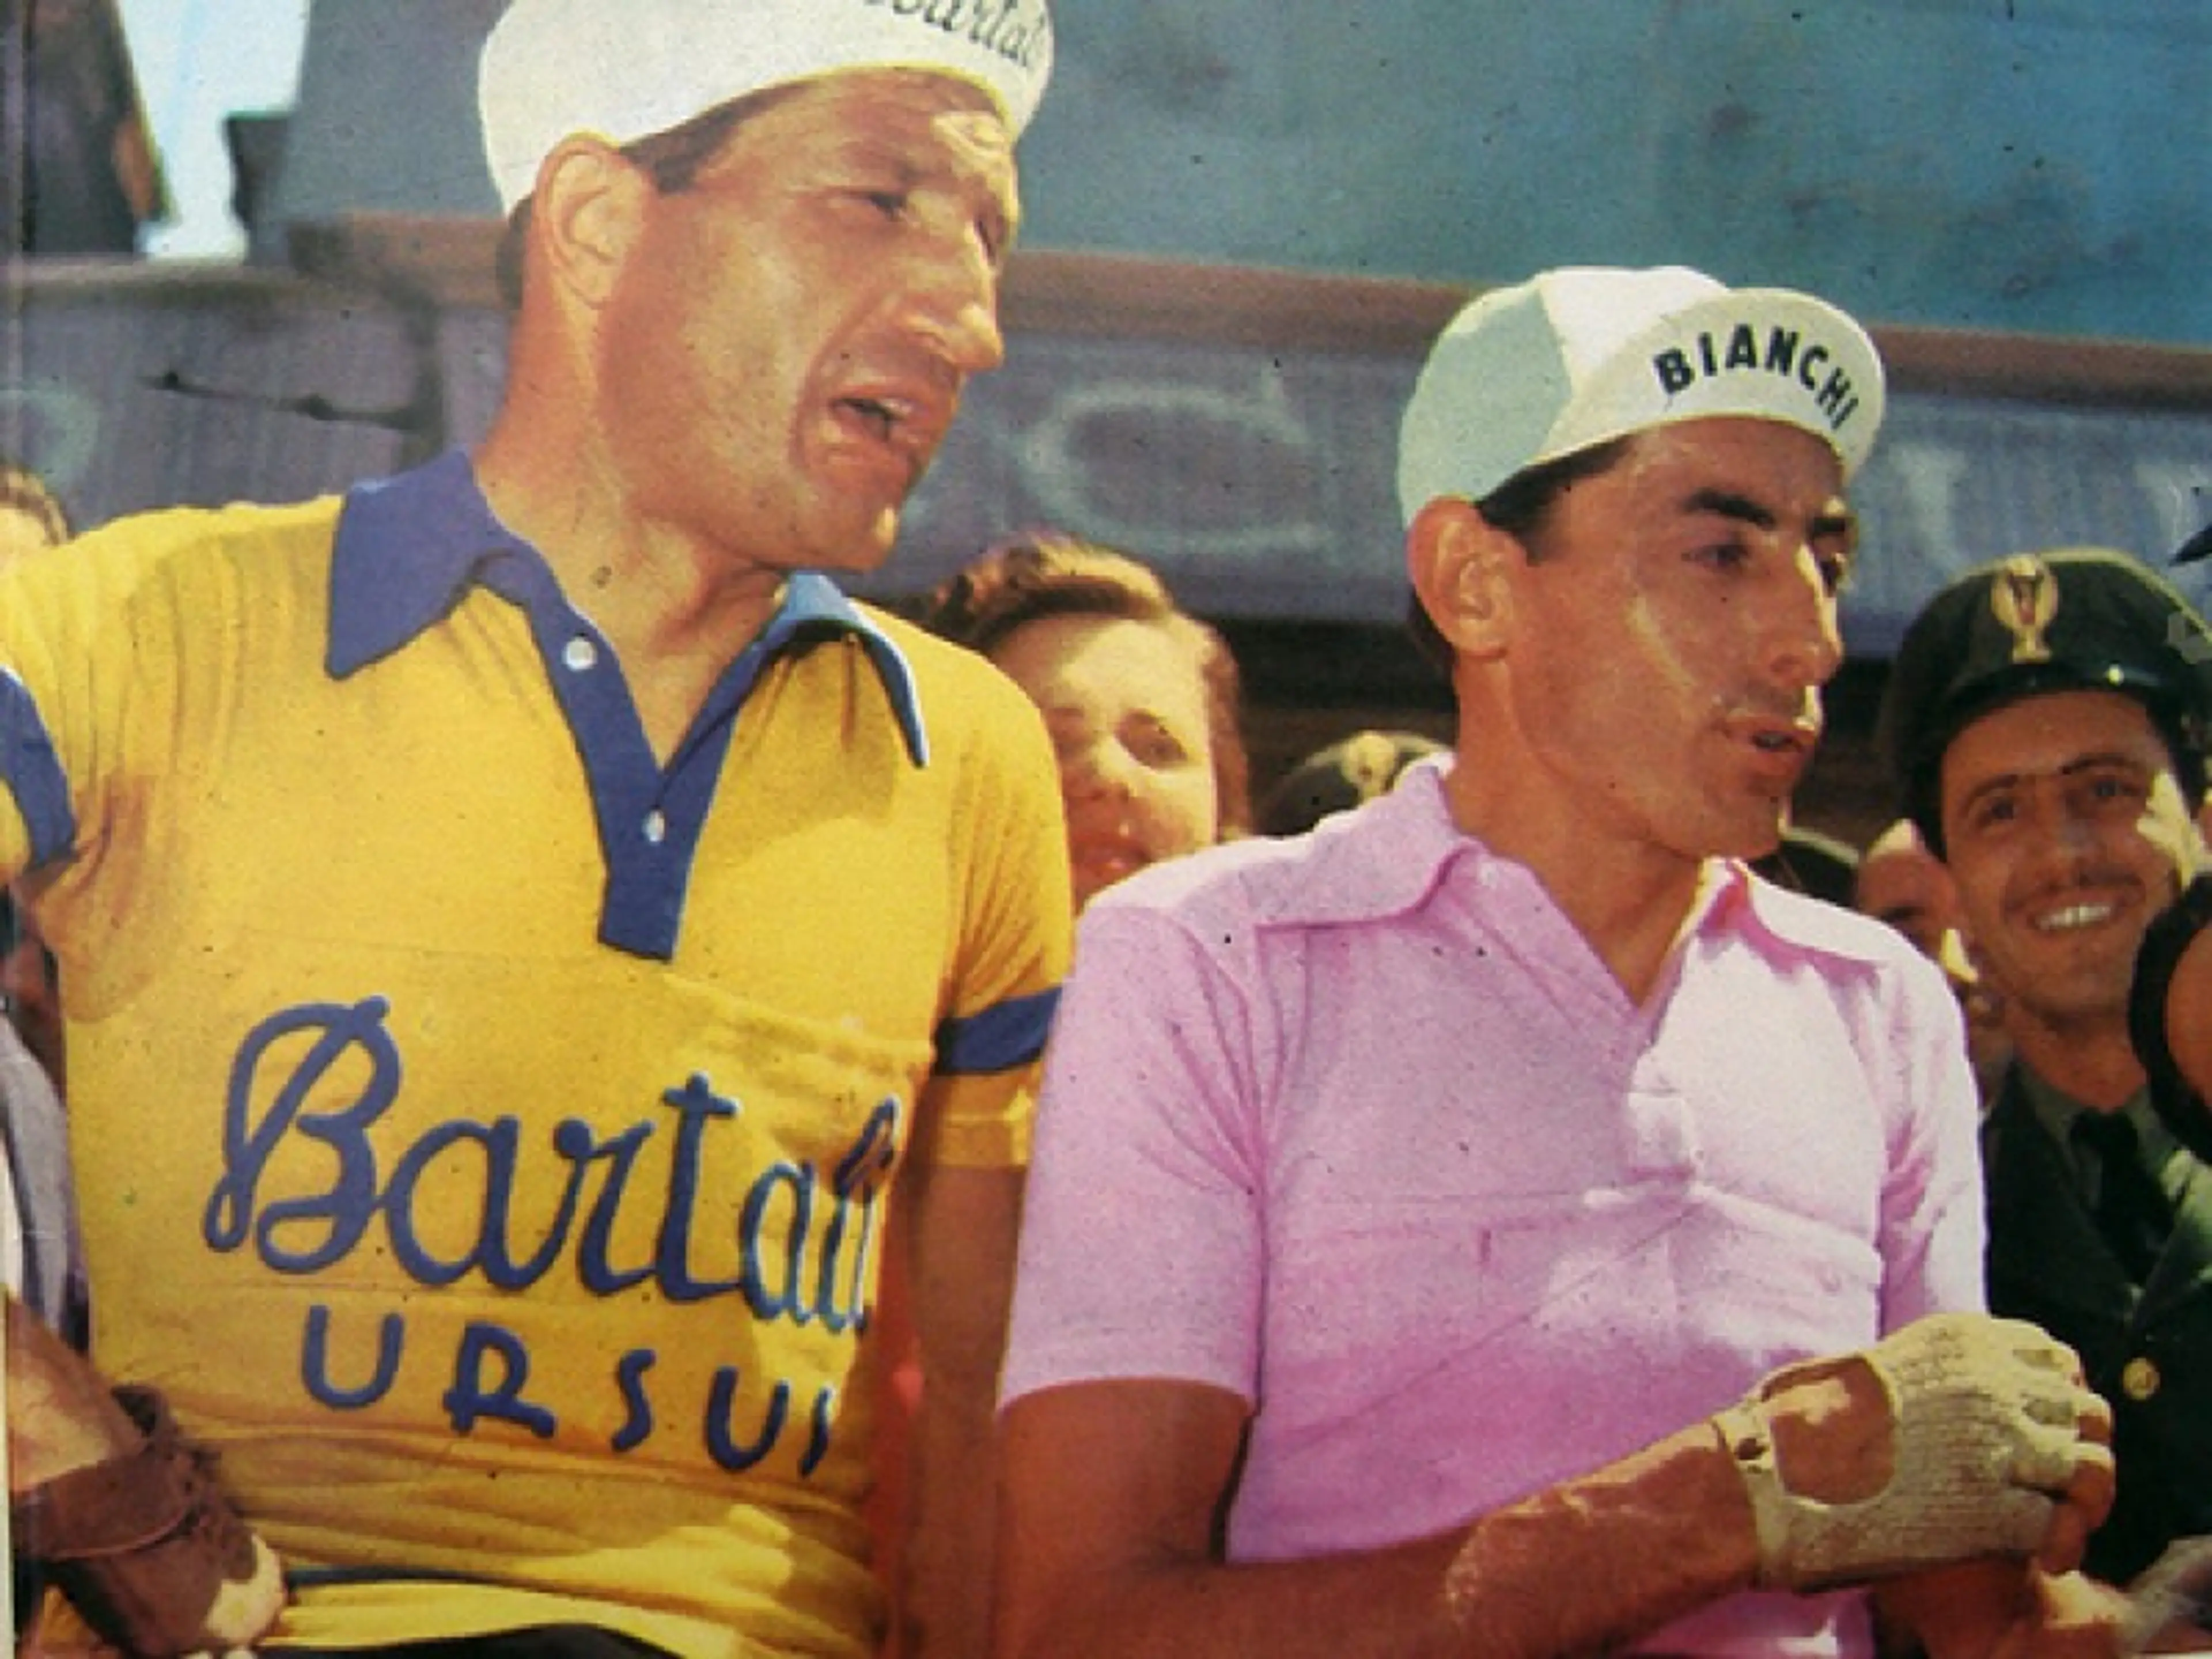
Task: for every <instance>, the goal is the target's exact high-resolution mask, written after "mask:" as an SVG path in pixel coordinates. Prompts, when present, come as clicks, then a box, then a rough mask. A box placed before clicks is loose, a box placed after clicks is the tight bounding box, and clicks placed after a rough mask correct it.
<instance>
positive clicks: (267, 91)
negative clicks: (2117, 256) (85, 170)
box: [117, 0, 308, 259]
mask: <svg viewBox="0 0 2212 1659" xmlns="http://www.w3.org/2000/svg"><path fill="white" fill-rule="evenodd" d="M117 4H118V9H119V10H120V11H121V13H122V15H123V29H124V33H125V35H126V36H128V37H129V40H130V43H131V63H132V65H133V67H134V68H135V69H136V70H137V76H138V90H139V94H140V95H141V96H142V97H143V99H144V100H145V104H146V118H147V120H148V122H149V123H150V124H151V125H152V127H153V129H154V143H155V149H156V151H157V152H158V154H159V155H160V158H161V171H162V177H163V178H164V179H165V180H166V181H167V185H168V189H169V201H170V207H171V212H172V217H171V219H170V221H169V222H167V223H166V224H163V225H160V226H157V227H155V228H154V229H152V230H151V231H149V233H148V234H147V236H146V239H145V243H144V252H146V253H148V254H149V255H150V256H152V257H154V258H172V259H234V258H239V257H240V255H241V254H242V253H243V252H245V248H246V233H245V230H244V229H243V228H241V227H240V225H239V223H238V222H237V220H236V219H234V217H232V216H231V211H230V191H231V167H230V155H229V152H228V149H225V147H224V144H223V137H222V122H223V118H224V117H225V116H226V115H231V114H240V113H258V112H264V111H273V110H285V109H289V108H290V107H291V106H292V103H293V100H294V97H295V94H296V93H297V91H298V89H299V84H300V55H301V47H302V46H304V44H305V42H306V39H307V6H308V0H117Z"/></svg>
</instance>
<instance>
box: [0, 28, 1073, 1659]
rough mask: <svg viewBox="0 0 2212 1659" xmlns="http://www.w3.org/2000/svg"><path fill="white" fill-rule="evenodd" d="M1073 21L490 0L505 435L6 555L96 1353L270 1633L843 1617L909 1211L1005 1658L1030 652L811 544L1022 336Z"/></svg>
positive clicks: (4, 810)
mask: <svg viewBox="0 0 2212 1659" xmlns="http://www.w3.org/2000/svg"><path fill="white" fill-rule="evenodd" d="M1051 42H1052V37H1051V26H1050V23H1049V21H1048V18H1047V16H1046V15H1045V10H1044V7H1043V4H1042V0H988V3H975V4H967V3H960V4H932V5H928V6H915V5H908V4H896V5H893V4H886V3H884V0H714V3H708V0H629V3H625V4H623V5H621V6H609V5H604V4H600V3H597V0H516V3H515V4H514V5H513V6H512V7H511V8H510V9H509V10H508V11H507V15H506V16H505V17H504V19H503V20H502V21H501V23H500V25H499V26H498V27H497V28H496V29H495V31H494V33H493V34H492V36H491V38H490V40H489V43H488V44H487V46H486V48H485V52H484V55H483V65H482V77H481V100H482V112H483V126H484V137H485V141H486V149H487V153H488V155H489V161H490V164H491V169H492V173H493V176H494V179H495V182H496V183H497V185H498V187H499V190H500V192H501V198H502V201H503V202H504V203H505V204H507V207H508V209H509V211H510V215H511V222H510V231H509V235H508V252H509V253H510V255H511V256H512V257H511V258H510V259H509V260H508V261H507V263H508V264H509V265H510V267H511V272H512V274H513V276H514V277H515V279H516V283H517V293H516V295H515V312H514V316H513V334H512V339H511V345H510V350H509V360H508V381H507V392H506V396H505V398H504V400H503V402H502V404H501V408H500V410H499V411H498V413H497V415H496V416H495V420H494V421H493V422H492V425H491V428H490V430H489V434H488V435H487V436H486V437H485V438H484V440H483V442H482V443H481V445H479V446H478V447H476V448H475V449H473V450H472V451H470V452H465V453H464V452H460V451H456V452H454V453H449V454H447V455H445V456H443V457H442V458H441V459H437V460H435V461H433V462H432V463H430V464H429V465H427V466H425V467H423V468H422V469H420V470H419V471H414V472H411V473H409V474H406V475H404V476H401V477H395V478H390V479H386V480H381V481H378V482H375V483H368V484H365V485H363V486H362V487H360V488H357V489H354V490H352V491H350V492H349V493H348V494H347V495H344V496H343V497H342V498H333V499H329V500H324V501H315V502H311V503H307V504H304V505H301V506H295V507H241V508H233V509H228V510H225V511H222V512H213V513H210V512H200V511H179V512H172V513H161V514H156V515H151V516H148V517H144V518H140V519H137V520H126V521H124V522H121V523H118V524H117V525H115V526H110V527H109V528H106V529H105V530H103V531H101V532H99V533H98V534H96V535H94V536H92V537H89V538H85V539H84V540H83V541H82V542H80V543H79V544H77V546H76V549H75V550H74V556H72V557H70V558H69V559H67V560H50V561H44V562H34V563H33V565H31V566H30V567H28V568H21V569H10V570H9V572H8V573H7V574H6V577H5V586H4V588H0V782H4V785H5V788H4V789H0V879H13V878H17V877H19V876H20V877H21V878H24V881H25V884H26V885H25V890H26V892H27V896H28V898H29V902H30V904H31V908H32V909H33V914H34V915H35V916H36V919H37V921H38V922H39V924H40V927H41V930H42V932H43V933H44V934H45V936H46V939H47V940H48V941H49V942H50V944H51V945H52V948H53V950H54V951H55V952H56V954H57V957H58V959H59V961H60V963H61V968H62V975H63V983H64V986H65V987H66V1006H65V1007H64V1017H65V1018H66V1020H67V1023H68V1042H69V1046H70V1102H71V1110H72V1115H73V1123H72V1133H73V1138H74V1141H75V1146H74V1151H75V1153H76V1160H77V1164H76V1169H77V1177H78V1181H79V1183H80V1191H81V1194H82V1199H83V1203H84V1216H83V1225H84V1232H85V1237H86V1247H87V1251H88V1261H89V1264H90V1273H91V1278H92V1283H93V1286H94V1299H95V1313H94V1337H93V1348H92V1352H93V1358H94V1361H95V1362H96V1363H97V1364H99V1365H100V1368H101V1370H102V1371H103V1373H104V1374H105V1375H106V1376H108V1377H109V1378H111V1379H112V1380H114V1381H116V1382H118V1383H153V1384H156V1385H158V1386H159V1387H160V1389H161V1390H162V1392H163V1393H164V1394H165V1395H167V1401H168V1403H169V1406H170V1407H171V1409H172V1411H173V1415H174V1418H175V1419H176V1422H177V1424H178V1425H179V1426H180V1428H181V1430H182V1432H183V1434H184V1435H185V1436H186V1437H189V1440H190V1442H191V1443H197V1444H198V1445H199V1446H202V1447H204V1448H206V1449H211V1450H212V1451H214V1452H216V1453H217V1454H219V1455H220V1460H221V1461H220V1464H219V1473H220V1477H221V1480H222V1486H223V1487H224V1488H225V1489H226V1490H227V1491H228V1494H229V1495H230V1497H231V1498H233V1499H234V1500H235V1502H236V1504H237V1505H238V1507H239V1508H240V1510H242V1512H243V1513H244V1514H245V1515H246V1516H248V1517H249V1518H250V1519H251V1521H252V1524H253V1526H254V1528H256V1529H257V1531H258V1533H259V1534H260V1535H261V1537H262V1538H263V1539H264V1540H265V1541H267V1542H268V1544H269V1545H270V1546H271V1547H274V1549H275V1550H276V1553H277V1554H278V1555H279V1556H280V1557H281V1558H282V1559H283V1562H284V1564H285V1566H286V1568H287V1570H288V1575H289V1577H288V1583H289V1590H290V1602H289V1607H287V1608H286V1610H285V1611H284V1613H283V1615H282V1617H281V1619H280V1620H279V1621H278V1623H277V1624H276V1626H275V1628H274V1630H273V1631H272V1632H269V1633H268V1634H267V1635H266V1636H264V1638H262V1640H263V1644H264V1645H267V1646H270V1647H271V1648H272V1649H277V1650H325V1651H331V1650H336V1651H359V1650H373V1649H374V1650H391V1649H395V1648H397V1649H406V1648H410V1647H413V1646H417V1645H419V1644H427V1643H434V1642H451V1641H453V1640H454V1639H457V1638H458V1639H461V1640H463V1641H465V1643H466V1644H468V1646H469V1647H470V1649H471V1650H472V1651H484V1652H495V1653H501V1654H506V1655H510V1656H513V1655H520V1654H532V1655H536V1654H546V1655H563V1656H568V1655H599V1654H629V1653H635V1652H638V1651H640V1650H645V1651H651V1652H663V1651H665V1652H669V1653H676V1654H682V1655H697V1656H709V1655H712V1656H732V1659H736V1656H750V1655H756V1654H771V1653H773V1654H778V1655H786V1654H805V1655H818V1656H823V1659H857V1656H860V1655H864V1654H866V1653H868V1652H870V1651H871V1650H872V1649H873V1647H874V1646H875V1644H877V1642H878V1638H880V1636H881V1635H882V1633H883V1631H882V1626H883V1623H884V1602H883V1598H882V1596H881V1595H880V1592H879V1590H878V1586H877V1584H876V1583H875V1581H874V1579H873V1577H872V1574H871V1571H870V1569H869V1565H868V1561H867V1559H866V1552H867V1547H866V1529H865V1527H864V1524H863V1522H862V1520H861V1518H860V1504H861V1502H862V1499H863V1498H864V1497H865V1495H866V1487H867V1484H868V1480H869V1471H870V1447H871V1432H870V1431H871V1420H870V1419H871V1389H870V1385H871V1383H872V1372H871V1362H872V1345H870V1344H869V1343H868V1341H867V1340H866V1333H867V1331H868V1328H869V1324H870V1312H871V1309H872V1304H873V1301H874V1297H875V1294H876V1288H877V1285H878V1272H879V1264H880V1263H881V1261H882V1260H883V1257H884V1251H885V1250H886V1249H887V1248H890V1243H891V1241H892V1239H893V1236H894V1235H896V1237H898V1239H899V1240H900V1241H902V1245H904V1246H906V1247H910V1249H911V1250H912V1253H913V1259H914V1261H915V1272H914V1275H913V1279H914V1284H915V1297H914V1301H915V1315H916V1322H917V1324H918V1326H919V1328H920V1332H921V1339H922V1342H923V1347H924V1358H925V1362H926V1364H927V1368H928V1374H929V1389H928V1390H927V1405H926V1411H927V1413H928V1418H927V1420H925V1422H924V1423H923V1424H922V1425H921V1427H920V1430H919V1431H918V1435H917V1440H918V1445H919V1455H920V1457H921V1469H920V1473H919V1475H918V1478H917V1486H918V1493H919V1505H918V1509H919V1513H918V1516H917V1524H918V1525H919V1526H920V1527H921V1528H925V1529H926V1531H925V1533H924V1534H922V1537H923V1542H921V1543H918V1544H917V1545H916V1546H915V1547H912V1548H909V1549H908V1551H907V1552H906V1555H907V1558H908V1560H909V1562H911V1563H912V1564H913V1571H914V1573H915V1582H914V1583H913V1585H912V1593H911V1595H910V1596H909V1598H908V1604H909V1606H910V1607H911V1609H912V1612H913V1613H914V1615H915V1619H916V1620H917V1621H918V1626H919V1628H918V1632H917V1634H918V1636H919V1638H921V1645H922V1646H923V1648H924V1649H925V1650H928V1651H946V1652H956V1653H964V1652H972V1651H975V1650H977V1648H978V1647H979V1645H980V1630H981V1617H982V1612H983V1607H984V1606H985V1604H986V1601H987V1595H988V1593H989V1583H990V1573H989V1570H988V1569H989V1563H988V1559H987V1553H986V1551H987V1540H988V1538H989V1534H990V1528H991V1504H990V1493H991V1491H992V1479H991V1470H990V1467H989V1464H988V1461H987V1445H988V1437H987V1425H988V1423H989V1394H990V1389H991V1386H992V1383H993V1379H994V1368H995V1364H996V1362H997V1358H998V1355H999V1352H1000V1340H1001V1331H1002V1325H1003V1320H1004V1310H1005V1305H1006V1297H1007V1294H1008V1280H1009V1278H1010V1274H1011V1261H1012V1237H1013V1231H1014V1224H1015V1215H1016V1208H1017V1204H1018V1194H1019V1188H1020V1170H1021V1167H1022V1164H1023V1162H1024V1158H1025V1157H1026V1151H1027V1127H1028V1119H1027V1113H1028V1097H1029V1090H1030V1082H1031V1065H1032V1062H1033V1061H1034V1060H1036V1056H1037V1054H1038V1053H1039V1051H1040V1049H1041V1048H1042V1042H1043V1036H1044V1031H1045V1029H1046V1026H1047V1024H1048V1018H1049V1016H1050V1012H1051V1008H1052V1005H1053V1001H1054V996H1055V994H1056V989H1057V986H1058V983H1059V981H1060V976H1061V975H1062V973H1063V971H1064V969H1065V965H1066V948H1067V940H1066V931H1067V920H1066V919H1067V915H1068V911H1069V905H1068V898H1067V890H1066V871H1065V864H1064V853H1063V851H1062V844H1063V836H1062V831H1061V827H1060V808H1059V805H1058V788H1057V784H1056V782H1055V779H1054V767H1053V763H1052V758H1051V756H1050V753H1049V750H1048V745H1047V744H1046V743H1045V741H1044V738H1043V734H1042V729H1041V727H1040V726H1039V723H1038V720H1037V718H1036V714H1035V713H1034V711H1033V709H1032V708H1030V704H1029V702H1028V701H1027V699H1026V698H1024V697H1023V696H1022V695H1021V694H1020V693H1019V692H1018V690H1015V689H1014V688H1013V687H1012V684H1010V683H1008V682H1006V681H1005V680H1003V679H1002V678H1000V677H999V676H998V675H997V674H996V673H995V672H994V671H992V670H990V669H988V668H987V666H986V665H983V664H982V663H981V661H980V660H979V659H975V658H974V657H972V656H969V654H967V653H963V652H959V651H957V650H956V649H954V648H952V647H947V646H945V645H943V644H941V643H939V642H938V641H933V640H931V639H929V638H927V637H926V636H924V635H922V634H921V633H920V632H919V631H917V630H915V629H911V628H908V627H906V626H904V625H902V623H899V622H897V621H896V620H895V619H892V618H890V617H887V616H884V615H882V614H880V613H878V612H877V611H873V610H871V609H869V608H867V607H865V606H862V605H858V604H856V603H854V602H853V601H852V600H850V599H848V598H847V597H845V596H844V595H843V594H842V592H840V591H839V589H838V587H837V586H836V581H835V577H836V574H838V573H843V572H856V571H866V570H869V569H872V568H874V567H875V566H876V565H877V564H878V562H881V561H882V560H883V559H884V557H885V556H886V555H887V554H888V553H889V552H890V549H891V545H892V542H893V539H894V536H895V532H896V529H897V526H898V523H899V518H900V512H901V509H902V505H903V503H904V501H905V500H906V498H907V496H908V492H909V491H910V490H911V489H913V488H914V486H915V483H916V482H917V480H918V479H919V478H920V477H921V474H922V472H923V471H924V469H925V468H926V467H927V465H928V464H929V462H930V460H931V459H932V458H933V455H934V453H936V451H937V449H938V447H939V443H940V442H941V441H942V440H943V438H944V436H945V430H946V428H947V427H948V425H949V424H950V422H951V420H952V418H953V416H954V412H955V410H956V409H957V404H958V403H959V400H960V397H961V394H962V392H963V388H964V387H965V386H966V384H967V382H968V380H969V377H970V376H972V375H975V374H981V373H983V372H985V371H987V370H988V369H991V368H995V367H996V366H997V365H998V363H999V362H1000V359H1001V357H1002V356H1003V353H1004V349H1005V343H1004V341H1003V339H1002V337H1001V335H1000V327H999V321H998V298H999V285H1000V276H1001V273H1002V270H1003V267H1004V262H1005V259H1006V252H1007V248H1008V246H1009V244H1010V242H1011V240H1012V237H1013V234H1014V231H1015V227H1016V222H1017V219H1018V192H1017V188H1016V174H1015V165H1014V156H1013V151H1014V143H1015V138H1016V136H1017V134H1018V132H1019V131H1020V130H1021V128H1022V125H1024V122H1025V120H1026V119H1027V118H1028V116H1029V115H1030V112H1031V110H1032V109H1033V108H1034V106H1035V104H1036V100H1037V99H1038V97H1039V96H1040V95H1041V94H1042V88H1043V83H1044V81H1045V78H1046V76H1047V73H1048V67H1049V63H1050V58H1051ZM176 1444H177V1445H178V1446H179V1448H180V1449H179V1450H178V1451H177V1452H176V1454H175V1455H176V1456H177V1457H179V1458H189V1456H190V1454H189V1452H187V1451H185V1450H183V1449H181V1448H182V1447H183V1446H184V1445H185V1442H182V1441H179V1442H176ZM98 1467H99V1465H97V1464H95V1465H94V1468H95V1470H96V1469H97V1468H98ZM188 1520H189V1518H188ZM180 1524H185V1523H180ZM111 1542H112V1541H111ZM22 1547H26V1548H27V1549H29V1550H30V1551H32V1552H33V1553H34V1554H43V1555H46V1556H50V1557H53V1558H55V1559H57V1560H58V1562H59V1563H60V1564H61V1565H64V1568H66V1569H68V1570H69V1571H73V1572H75V1573H76V1575H77V1578H76V1581H75V1582H82V1581H84V1580H85V1579H88V1578H100V1579H101V1582H102V1583H108V1582H110V1581H112V1580H113V1579H114V1578H115V1577H116V1575H118V1574H120V1575H122V1576H124V1577H127V1576H128V1572H129V1570H130V1565H131V1553H130V1552H129V1551H127V1550H126V1551H123V1552H121V1553H119V1554H118V1553H113V1552H112V1551H111V1552H110V1553H106V1554H104V1555H101V1556H100V1558H99V1561H98V1562H97V1563H94V1562H93V1561H89V1560H86V1559H82V1556H83V1555H84V1553H85V1552H84V1551H83V1550H82V1549H78V1550H77V1556H78V1558H79V1559H76V1561H75V1563H74V1565H73V1566H72V1565H70V1561H71V1553H72V1549H73V1548H74V1547H76V1546H75V1543H74V1541H72V1540H71V1539H70V1537H69V1536H67V1535H66V1533H65V1531H64V1530H63V1529H61V1528H59V1525H58V1521H57V1522H55V1524H54V1525H53V1526H52V1527H50V1528H49V1531H48V1533H47V1535H46V1536H45V1537H43V1538H33V1539H31V1540H28V1541H25V1543H24V1544H23V1546H22ZM102 1575H106V1577H104V1578H102V1577H101V1576H102ZM65 1582H70V1581H69V1580H68V1579H67V1577H66V1574H65ZM89 1599H92V1600H94V1601H97V1600H99V1587H98V1586H97V1585H95V1586H94V1589H93V1591H92V1593H91V1595H90V1598H89ZM125 1599H127V1598H125ZM211 1628H212V1627H211ZM214 1633H216V1634H217V1635H220V1636H222V1637H223V1638H225V1639H237V1638H236V1634H235V1632H233V1631H229V1630H221V1631H216V1632H214ZM129 1635H130V1632H128V1631H127V1630H126V1632H125V1637H126V1639H128V1638H129Z"/></svg>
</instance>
